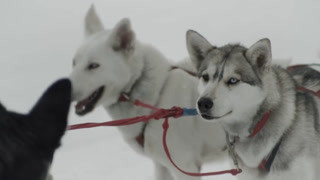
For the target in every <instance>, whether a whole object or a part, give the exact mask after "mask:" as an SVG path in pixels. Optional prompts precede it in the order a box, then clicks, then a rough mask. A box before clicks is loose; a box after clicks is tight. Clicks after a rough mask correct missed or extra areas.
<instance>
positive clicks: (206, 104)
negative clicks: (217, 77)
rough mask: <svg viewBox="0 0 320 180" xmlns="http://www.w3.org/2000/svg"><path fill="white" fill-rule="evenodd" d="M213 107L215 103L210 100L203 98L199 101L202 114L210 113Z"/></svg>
mask: <svg viewBox="0 0 320 180" xmlns="http://www.w3.org/2000/svg"><path fill="white" fill-rule="evenodd" d="M212 107H213V102H212V100H211V99H209V98H201V99H199V101H198V108H199V110H200V111H201V112H208V111H209V110H210V109H211V108H212Z"/></svg>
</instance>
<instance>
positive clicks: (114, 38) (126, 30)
mask: <svg viewBox="0 0 320 180" xmlns="http://www.w3.org/2000/svg"><path fill="white" fill-rule="evenodd" d="M110 43H111V46H112V48H113V49H114V50H115V51H122V52H126V53H127V52H130V51H131V50H133V49H134V44H135V34H134V32H133V30H132V28H131V23H130V20H129V19H128V18H124V19H122V20H120V22H119V23H118V24H117V25H116V26H115V28H114V29H113V30H112V34H111V36H110Z"/></svg>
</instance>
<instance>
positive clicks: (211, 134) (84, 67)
mask: <svg viewBox="0 0 320 180" xmlns="http://www.w3.org/2000/svg"><path fill="white" fill-rule="evenodd" d="M85 32H86V33H85V34H86V37H85V40H84V42H83V44H82V45H81V47H80V48H79V49H78V51H77V53H76V54H75V56H74V61H73V72H72V74H71V76H70V79H71V81H72V86H73V93H72V98H73V100H74V101H78V104H77V105H76V113H77V114H79V115H85V114H87V113H89V112H90V111H92V110H93V109H94V108H95V107H97V106H99V105H102V106H103V107H104V108H105V109H106V111H107V112H108V113H109V114H110V115H111V116H112V118H113V119H122V118H128V117H135V116H139V115H145V114H149V113H151V111H150V110H148V109H143V108H139V107H135V106H134V105H133V104H132V103H130V102H122V101H121V102H119V101H118V99H119V97H120V95H121V93H126V94H129V96H130V98H131V99H138V100H140V101H142V102H145V103H148V104H151V105H155V106H157V107H161V108H170V107H172V106H181V107H195V105H194V102H195V101H196V99H197V97H198V93H197V89H196V85H197V83H198V79H197V78H196V77H193V76H190V75H189V74H188V73H186V72H185V71H183V70H180V69H175V70H170V69H171V66H172V65H171V64H170V63H169V62H168V60H167V58H166V57H164V56H163V55H162V54H161V53H160V52H159V51H158V50H157V49H155V48H153V47H152V46H150V45H146V44H143V43H140V42H139V41H137V40H136V38H135V33H134V31H133V30H132V28H131V25H130V21H129V20H128V19H123V20H121V21H120V22H119V23H118V24H117V25H116V26H115V27H114V28H112V29H109V30H105V29H104V28H103V25H102V23H101V22H100V20H99V18H98V16H97V14H96V12H95V10H94V7H93V6H92V7H91V8H90V9H89V11H88V13H87V15H86V17H85ZM190 67H192V65H191V64H190ZM162 123H163V120H158V121H156V120H153V121H150V122H149V123H147V124H144V123H139V124H135V125H130V126H126V127H119V130H120V131H121V133H122V134H123V138H124V139H125V140H126V141H127V142H128V143H129V144H130V145H131V146H132V147H133V148H134V149H136V150H137V151H139V152H142V153H143V154H146V155H147V156H149V157H150V158H152V160H153V161H154V163H155V169H156V178H157V179H158V180H171V179H175V180H188V179H190V180H191V179H192V180H195V179H200V178H198V177H190V176H186V175H184V174H182V173H180V172H178V171H177V170H176V169H175V168H174V167H173V166H172V165H171V164H170V162H169V160H168V158H167V157H166V155H165V152H164V150H163V147H162V131H163V130H162ZM141 134H143V136H144V146H141V145H140V143H139V142H138V141H137V140H136V137H138V136H140V135H141ZM224 136H225V135H224V132H223V130H222V128H221V127H219V126H216V125H213V124H211V123H208V122H203V121H199V120H198V119H197V117H183V118H179V119H174V120H172V121H170V130H169V132H168V146H169V148H170V151H171V154H172V156H173V159H174V161H175V162H176V163H177V164H178V165H179V166H180V167H181V168H182V169H184V170H186V171H191V172H199V171H200V168H201V165H202V164H203V163H204V161H206V160H207V158H208V157H210V158H212V157H214V158H220V157H221V155H222V154H224V155H226V153H225V152H222V149H223V148H224V146H225V138H224Z"/></svg>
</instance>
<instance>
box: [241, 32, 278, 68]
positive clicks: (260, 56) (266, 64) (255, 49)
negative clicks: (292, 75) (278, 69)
mask: <svg viewBox="0 0 320 180" xmlns="http://www.w3.org/2000/svg"><path fill="white" fill-rule="evenodd" d="M245 55H246V57H247V58H248V59H249V61H250V62H251V63H252V64H253V65H254V66H256V67H257V68H258V69H259V70H260V72H261V73H263V72H265V71H268V70H269V68H270V66H271V61H272V55H271V42H270V40H269V39H267V38H265V39H261V40H259V41H258V42H256V43H255V44H254V45H252V46H251V47H250V48H249V49H248V50H247V52H246V54H245Z"/></svg>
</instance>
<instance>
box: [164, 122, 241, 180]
mask: <svg viewBox="0 0 320 180" xmlns="http://www.w3.org/2000/svg"><path fill="white" fill-rule="evenodd" d="M162 127H163V136H162V144H163V148H164V151H165V152H166V154H167V157H168V158H169V160H170V162H171V164H172V165H173V166H174V167H175V168H176V169H178V170H179V171H180V172H182V173H183V174H186V175H189V176H214V175H222V174H232V175H234V176H235V175H237V174H239V173H241V172H242V170H241V169H230V170H225V171H217V172H208V173H193V172H187V171H184V170H182V169H181V168H180V167H179V166H177V165H176V163H175V162H174V161H173V159H172V157H171V155H170V152H169V148H168V145H167V133H168V129H169V122H168V118H166V119H165V120H164V122H163V124H162Z"/></svg>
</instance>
